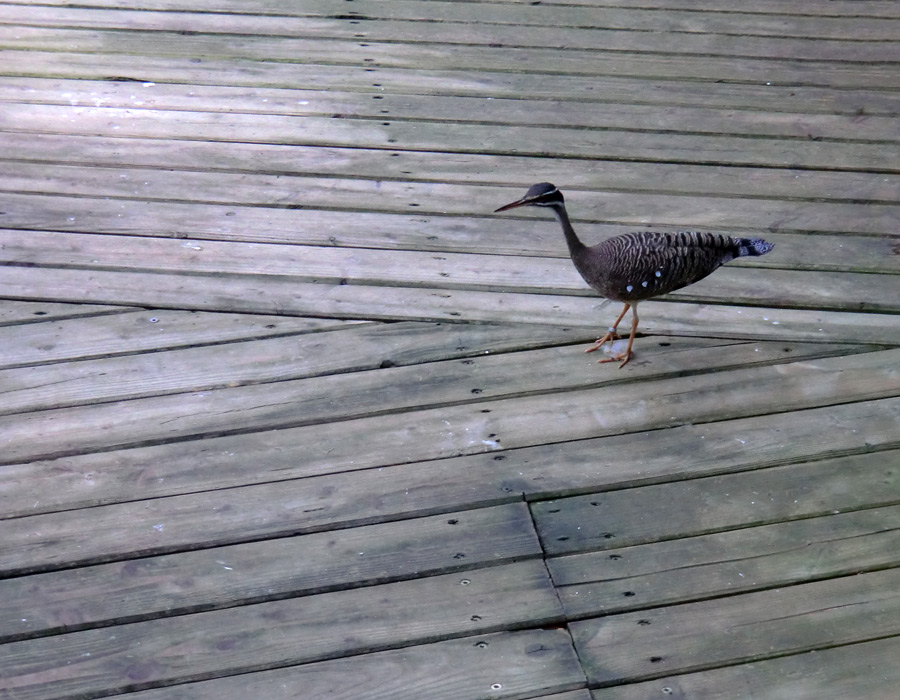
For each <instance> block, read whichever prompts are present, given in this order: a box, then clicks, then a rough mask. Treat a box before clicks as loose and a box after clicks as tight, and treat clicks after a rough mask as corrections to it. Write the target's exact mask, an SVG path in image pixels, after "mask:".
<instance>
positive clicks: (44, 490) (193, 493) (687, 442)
mask: <svg viewBox="0 0 900 700" xmlns="http://www.w3.org/2000/svg"><path fill="white" fill-rule="evenodd" d="M898 411H900V400H898V399H885V400H880V401H869V402H861V403H851V404H845V405H838V406H829V407H827V408H820V409H811V410H801V411H794V412H793V413H792V414H791V420H790V421H785V419H784V414H773V415H761V416H754V417H749V418H742V419H732V420H724V421H720V422H715V423H707V424H703V425H693V424H688V425H683V426H678V427H675V428H668V429H661V430H649V431H645V432H637V433H627V434H623V435H614V436H608V437H602V438H589V439H584V440H578V441H574V442H560V443H556V444H548V445H539V446H535V447H529V448H522V449H511V450H505V451H504V452H502V453H499V454H498V453H495V452H488V453H481V454H474V455H469V456H458V457H452V456H450V455H445V456H444V458H438V459H435V460H432V461H419V462H416V461H415V457H414V456H412V455H411V454H410V453H409V452H408V451H406V450H403V449H398V445H399V444H400V440H399V438H401V437H404V436H406V435H408V433H399V432H394V433H391V434H388V435H386V437H385V439H384V440H380V439H378V438H379V437H380V436H381V435H382V433H373V434H371V435H370V436H369V437H368V439H367V440H366V450H364V451H360V450H359V449H358V447H357V444H356V442H355V441H353V440H351V441H349V442H350V445H349V447H348V446H346V445H345V444H344V442H339V441H334V442H330V441H327V440H325V441H318V440H309V441H306V442H294V441H290V440H285V441H284V443H283V444H277V443H275V444H274V445H272V447H271V449H269V445H268V444H266V443H263V442H259V443H258V444H255V445H254V444H251V443H250V441H248V440H246V439H243V440H237V439H235V438H220V439H217V440H211V441H205V442H202V443H197V444H195V445H191V446H188V447H187V448H186V446H185V445H184V444H176V445H172V444H167V445H159V446H154V447H145V448H136V449H132V450H124V451H123V450H120V451H112V452H103V453H98V454H92V455H85V456H80V457H68V458H63V459H59V460H53V461H47V462H32V463H30V464H20V465H7V466H4V467H3V469H2V470H0V476H2V479H3V481H2V488H0V498H2V508H0V512H4V513H6V514H8V515H10V516H13V515H19V516H23V515H28V514H30V513H45V512H50V511H53V510H58V509H67V508H68V509H78V508H81V509H84V510H80V511H73V512H71V513H69V514H68V515H67V516H66V517H65V518H50V517H47V518H41V519H39V520H34V519H29V521H28V522H29V523H31V524H32V525H33V526H34V527H33V529H31V530H27V527H26V528H25V530H23V533H26V532H27V535H26V539H25V540H23V542H27V541H28V539H27V538H28V537H31V535H33V533H34V532H35V531H41V532H44V533H49V535H53V534H56V535H57V536H59V537H61V538H62V539H63V540H64V541H63V542H62V543H61V545H60V547H59V549H58V551H55V552H52V551H50V550H49V549H48V548H47V547H46V546H42V547H39V548H36V549H35V550H34V552H31V553H26V554H25V555H24V556H21V557H20V559H19V565H23V566H33V565H35V564H40V560H42V559H43V560H44V561H45V562H46V564H47V565H48V566H50V567H52V566H53V565H54V564H56V563H58V562H67V561H69V560H71V559H72V557H73V553H75V554H76V556H77V555H78V553H79V552H81V551H82V550H83V548H85V547H87V548H88V549H90V548H91V547H94V548H96V550H97V551H99V552H102V553H105V554H106V555H109V554H110V553H111V552H113V551H114V550H116V549H117V550H118V551H126V550H128V549H129V548H136V549H138V550H142V551H149V550H151V549H153V550H160V551H166V550H168V551H172V550H173V549H176V548H178V547H179V546H180V547H181V548H182V549H183V548H184V545H183V541H184V540H185V538H184V536H183V535H184V533H183V532H181V531H180V528H181V527H183V526H184V525H186V524H189V525H190V528H191V532H192V535H191V537H189V538H187V539H188V540H191V541H192V542H193V543H195V544H196V542H198V541H201V540H209V541H218V542H223V541H225V540H228V541H241V540H242V539H250V540H252V539H256V538H260V537H272V536H278V535H292V534H296V533H304V532H316V531H320V530H323V529H329V528H335V527H349V526H353V525H362V524H368V523H377V522H383V521H386V520H392V519H397V518H402V517H414V516H424V515H429V514H434V513H445V512H452V511H454V510H459V509H461V508H474V507H488V506H491V505H495V504H500V503H509V502H513V501H516V500H518V499H519V498H520V497H521V494H522V493H525V494H526V495H527V496H528V497H529V498H531V499H541V498H548V497H553V496H558V495H560V494H571V493H584V492H593V491H598V490H600V489H607V490H610V489H613V488H626V487H632V486H637V485H642V484H653V483H659V482H662V481H667V480H671V479H673V478H688V477H691V476H694V477H698V476H709V475H716V474H725V473H728V472H734V471H741V470H748V469H758V468H761V467H766V466H771V465H778V464H786V463H791V462H796V461H800V460H804V459H805V460H814V459H825V458H829V457H833V456H835V455H852V454H859V453H863V452H868V451H881V450H886V449H890V448H894V449H896V448H898V447H900V440H898V438H897V415H898ZM823 426H826V427H827V430H823ZM861 426H865V430H862V429H861ZM347 434H348V435H352V434H353V433H352V432H348V433H347ZM735 434H739V435H742V436H745V437H744V439H745V440H746V441H747V442H748V444H750V445H752V446H753V449H752V450H735V448H734V446H735V439H734V436H735ZM277 437H280V434H274V435H271V436H269V438H270V442H271V441H272V440H271V439H272V438H277ZM343 439H344V440H345V441H346V437H345V438H343ZM623 453H628V454H630V455H631V456H632V459H630V460H622V459H619V458H618V457H617V455H619V454H623ZM686 454H689V455H690V456H691V458H690V460H689V461H687V462H686V461H685V458H684V455H686ZM598 455H599V457H598ZM603 455H610V456H609V457H605V458H604V457H603ZM424 457H425V455H420V456H419V458H420V459H422V458H424ZM301 460H305V463H306V465H305V466H306V468H308V469H312V468H313V467H315V466H316V465H318V466H319V470H320V472H321V473H322V474H324V475H323V476H320V477H309V478H303V479H293V480H292V479H291V478H292V477H295V476H297V469H298V463H299V462H300V461H301ZM340 470H343V473H338V472H339V471H340ZM354 470H357V471H354ZM267 482H272V483H267ZM247 484H254V485H252V486H246V485H247ZM136 485H138V487H139V489H140V498H143V499H149V500H147V501H145V502H140V501H138V502H136V503H127V501H134V500H135V488H136ZM241 485H245V486H244V488H241V489H233V488H231V487H235V486H241ZM204 491H205V492H206V493H202V492H204ZM179 494H181V495H179ZM117 502H118V503H119V505H114V504H116V503H117ZM98 504H110V505H106V506H105V507H104V508H102V509H101V508H87V507H88V506H96V505H98ZM161 522H162V523H168V524H169V527H168V528H166V527H164V528H163V529H162V530H159V529H157V528H155V527H154V525H158V524H159V523H161ZM49 535H48V536H49ZM10 537H11V535H10ZM22 546H25V545H24V544H23V545H22ZM88 556H91V554H90V552H88Z"/></svg>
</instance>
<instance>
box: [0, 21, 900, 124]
mask: <svg viewBox="0 0 900 700" xmlns="http://www.w3.org/2000/svg"><path fill="white" fill-rule="evenodd" d="M4 7H9V6H4ZM2 9H3V7H0V15H2ZM146 14H149V13H146ZM165 14H168V15H172V14H173V13H165ZM856 46H859V43H858V42H857V43H856ZM882 46H888V44H882ZM883 50H887V49H883ZM4 53H5V54H6V57H7V59H8V60H7V61H6V62H4V63H3V64H2V65H0V75H3V76H12V77H26V76H33V77H36V78H69V79H90V80H109V79H114V80H127V81H138V82H168V83H172V82H178V83H188V84H194V83H197V84H210V85H220V84H223V83H224V84H229V85H232V86H246V87H252V86H261V87H280V88H306V89H329V90H332V89H333V90H351V91H363V92H369V93H373V94H379V93H381V92H405V93H413V94H436V95H461V96H462V95H468V96H477V95H480V96H483V97H505V98H515V97H517V96H518V95H521V94H530V96H531V98H532V99H564V100H565V99H572V96H573V95H575V96H578V97H582V96H583V97H584V98H586V99H587V100H588V101H597V102H601V101H608V102H614V103H629V102H636V103H641V104H657V105H663V104H665V105H681V106H693V107H702V106H705V107H716V108H720V109H721V108H734V109H761V108H766V107H768V108H770V109H771V110H772V111H779V112H801V113H819V114H848V115H864V114H870V115H876V116H890V115H891V114H892V110H893V109H894V103H895V101H896V98H895V97H894V96H893V93H892V92H891V91H880V90H877V89H865V88H856V89H851V88H845V89H841V90H834V89H831V88H827V87H816V86H804V85H777V84H770V85H766V84H765V83H766V82H771V81H766V80H760V81H758V82H755V83H740V84H737V83H710V82H702V81H692V80H680V81H678V80H673V79H665V80H655V81H651V80H645V79H642V78H628V77H623V78H618V77H612V76H581V75H554V76H552V78H553V79H552V80H536V79H535V75H534V74H532V73H525V72H511V71H479V72H477V73H474V72H472V71H465V70H439V69H433V70H431V69H425V68H420V69H417V70H413V69H403V68H391V67H377V68H367V67H365V66H366V65H368V64H362V65H360V66H330V65H323V64H315V65H312V64H310V65H307V64H297V63H294V64H288V63H277V62H276V63H266V64H262V63H259V62H256V61H249V60H244V61H241V60H238V59H233V60H223V59H208V60H206V59H204V60H203V61H202V62H201V63H194V62H190V63H185V62H184V61H182V60H180V59H170V58H165V57H153V56H142V57H141V60H140V62H139V63H135V61H134V60H133V59H132V58H130V57H127V56H120V55H117V54H107V55H105V56H104V59H103V61H102V62H98V61H97V60H96V56H95V55H94V54H91V53H74V52H67V53H56V52H47V53H43V52H36V51H18V50H15V49H8V50H6V51H5V52H4ZM138 66H139V67H138ZM597 96H601V97H597ZM860 110H862V112H861V111H860Z"/></svg>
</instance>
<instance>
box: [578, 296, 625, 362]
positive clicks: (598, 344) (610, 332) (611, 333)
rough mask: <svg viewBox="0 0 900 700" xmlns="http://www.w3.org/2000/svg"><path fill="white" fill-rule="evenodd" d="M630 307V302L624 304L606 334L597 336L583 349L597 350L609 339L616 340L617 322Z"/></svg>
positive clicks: (619, 321)
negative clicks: (591, 343) (592, 342)
mask: <svg viewBox="0 0 900 700" xmlns="http://www.w3.org/2000/svg"><path fill="white" fill-rule="evenodd" d="M630 308H631V304H625V308H624V309H622V313H620V314H619V318H617V319H616V322H615V323H614V324H612V325H611V326H610V327H609V330H608V331H606V335H604V336H603V337H602V338H598V339H597V340H596V341H595V342H594V344H593V345H592V346H591V347H589V348H588V349H587V350H585V352H594V350H599V349H600V348H602V347H603V346H604V345H605V344H606V343H607V342H609V341H610V340H616V339H617V338H618V337H619V334H618V333H616V329H617V328H618V327H619V324H620V323H621V322H622V319H623V318H625V314H626V313H628V309H630ZM601 362H602V360H601Z"/></svg>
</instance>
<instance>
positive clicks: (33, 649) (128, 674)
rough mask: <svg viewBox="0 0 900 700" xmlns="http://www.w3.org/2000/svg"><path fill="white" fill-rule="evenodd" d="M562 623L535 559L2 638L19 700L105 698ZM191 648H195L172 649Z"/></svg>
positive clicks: (9, 683) (9, 679)
mask: <svg viewBox="0 0 900 700" xmlns="http://www.w3.org/2000/svg"><path fill="white" fill-rule="evenodd" d="M559 619H560V608H559V601H558V600H557V599H556V595H555V593H554V591H553V586H552V584H551V583H550V581H549V578H548V576H547V572H546V569H545V568H544V566H543V564H542V563H541V562H540V561H526V562H521V563H514V564H507V565H502V566H492V567H487V568H483V569H477V570H473V571H467V572H464V573H452V574H445V575H442V576H431V577H428V578H423V579H414V580H411V581H401V582H396V583H389V584H384V585H379V586H367V587H364V588H355V589H349V590H343V591H335V592H331V593H323V594H320V595H316V596H305V597H300V598H291V599H286V600H278V601H272V602H267V603H259V604H256V605H246V606H241V607H237V608H229V609H225V610H217V611H212V612H207V613H203V614H200V615H187V616H179V617H170V618H162V619H158V620H149V621H146V622H135V623H131V624H126V625H118V626H116V627H115V629H114V630H109V629H107V628H100V629H96V630H85V631H81V632H73V633H68V634H63V635H57V636H53V637H43V638H37V639H31V640H25V641H20V642H12V643H10V644H5V645H3V646H0V659H2V661H3V668H4V669H5V675H4V683H5V685H6V687H7V688H8V689H10V690H13V691H14V692H15V693H16V694H17V696H18V697H20V698H23V699H27V700H38V699H40V698H48V699H49V698H54V699H56V698H60V697H63V696H66V697H71V696H75V695H87V694H91V695H93V694H109V693H113V692H122V691H125V690H137V689H141V688H146V687H152V686H154V685H163V684H171V683H179V682H185V681H190V680H201V679H206V678H211V677H215V676H219V675H225V674H228V675H231V674H234V673H241V672H248V671H256V670H264V669H268V668H276V667H279V666H289V665H294V664H299V663H309V662H313V661H322V660H326V659H329V658H335V657H338V656H347V655H352V654H354V653H356V654H359V653H365V652H373V651H379V650H384V649H390V648H393V647H398V646H410V645H411V644H416V643H419V644H421V643H426V642H434V641H440V640H444V639H450V638H453V637H457V636H471V635H475V634H484V633H486V632H493V631H499V630H501V629H508V628H510V627H519V626H522V627H526V626H540V625H547V624H552V623H555V622H557V621H558V620H559ZM187 648H190V649H192V650H193V652H194V653H191V654H184V653H178V650H184V649H187Z"/></svg>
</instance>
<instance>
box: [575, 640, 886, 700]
mask: <svg viewBox="0 0 900 700" xmlns="http://www.w3.org/2000/svg"><path fill="white" fill-rule="evenodd" d="M898 656H900V638H898V637H891V638H889V639H882V640H878V641H874V642H863V643H860V644H850V645H847V646H840V647H835V648H831V649H819V650H816V651H815V652H810V653H805V654H796V655H792V656H787V657H784V658H780V659H770V660H767V661H756V662H753V663H748V664H741V665H738V666H730V667H727V668H720V669H715V670H712V671H703V672H701V673H692V674H690V675H684V676H667V677H664V678H660V679H658V680H653V681H645V682H643V683H633V684H628V685H622V686H617V687H613V688H603V689H598V690H595V691H593V695H592V697H593V698H594V700H647V698H656V697H660V696H665V695H668V696H670V697H673V698H704V700H730V699H731V698H733V697H734V693H735V689H736V688H739V689H740V692H741V693H742V694H743V695H744V697H748V698H776V697H779V698H790V700H826V699H827V700H839V699H840V698H867V700H893V699H894V697H895V695H896V690H897V684H898V683H900V665H898V664H897V658H898Z"/></svg>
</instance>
